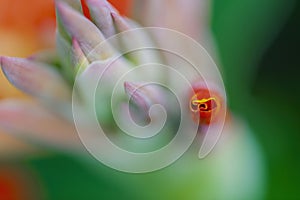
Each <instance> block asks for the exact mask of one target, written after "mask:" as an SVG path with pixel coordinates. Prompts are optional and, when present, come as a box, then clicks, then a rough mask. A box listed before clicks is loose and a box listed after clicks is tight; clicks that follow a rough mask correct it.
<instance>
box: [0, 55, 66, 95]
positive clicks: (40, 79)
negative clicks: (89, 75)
mask: <svg viewBox="0 0 300 200" xmlns="http://www.w3.org/2000/svg"><path fill="white" fill-rule="evenodd" d="M0 63H1V67H2V70H3V72H4V74H5V75H6V77H7V78H8V80H9V81H10V82H11V83H12V84H13V85H14V86H16V87H17V88H19V89H20V90H22V91H24V92H26V93H28V94H30V95H33V96H36V97H38V98H41V99H46V100H51V101H69V100H70V97H71V93H70V89H69V87H68V85H67V84H66V82H65V81H64V80H63V79H62V77H61V76H60V75H59V74H58V72H57V71H55V70H54V69H53V68H51V66H48V65H46V64H42V63H38V62H34V61H31V60H28V59H23V58H11V57H1V60H0Z"/></svg>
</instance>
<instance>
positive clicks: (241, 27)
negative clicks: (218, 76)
mask: <svg viewBox="0 0 300 200" xmlns="http://www.w3.org/2000/svg"><path fill="white" fill-rule="evenodd" d="M299 4H300V3H299V1H297V0H285V1H284V0H244V1H241V0H214V1H213V3H212V9H213V13H212V16H211V28H212V32H213V34H214V37H215V39H216V45H217V46H218V50H219V52H218V53H219V58H220V60H219V61H220V65H221V68H222V71H223V75H224V81H225V85H226V88H227V95H228V100H229V106H230V108H231V110H232V112H233V113H234V114H236V115H239V116H242V117H244V118H245V119H246V120H247V121H248V123H249V124H250V126H251V129H252V130H253V132H254V133H255V137H256V138H258V142H259V144H260V146H261V148H262V150H263V152H264V154H265V159H266V161H265V162H266V173H267V176H266V179H267V180H266V188H265V189H266V196H265V198H266V199H300V172H299V169H300V156H299V154H300V148H299V146H300V126H299V124H300V123H299V122H300V117H299V115H300V106H299V102H300V90H299V88H298V85H299V74H300V61H299V60H300V59H299V57H300V56H299V53H300V50H299V47H300V41H299V35H300V31H299V30H300V23H299V21H300V20H299V19H300V5H299ZM45 154H46V156H37V157H35V156H33V157H30V158H24V159H23V158H22V159H19V160H5V161H1V162H2V165H8V166H18V167H20V168H24V170H25V171H28V172H30V173H33V176H34V177H37V179H38V180H37V182H36V183H34V184H36V187H37V188H40V189H39V190H41V193H44V194H41V195H42V196H44V197H45V198H46V199H55V200H60V199H61V200H63V199H73V200H76V199H78V200H79V199H142V196H143V193H145V194H148V193H150V192H153V193H155V192H163V191H142V190H140V191H139V188H138V187H137V188H131V190H129V188H128V187H124V185H126V180H130V179H135V177H136V176H138V175H126V174H122V173H120V172H115V171H113V170H110V169H108V168H107V167H105V166H101V165H100V164H97V166H98V167H99V168H100V169H99V171H101V173H100V174H99V173H95V171H94V170H91V169H90V167H89V165H86V164H83V162H81V161H79V160H77V159H75V158H72V157H71V156H68V155H63V154H61V153H59V152H50V151H49V152H46V153H45ZM112 173H113V174H114V175H113V176H111V174H112ZM155 173H157V174H148V175H145V176H148V177H149V176H152V175H153V176H159V173H160V172H155ZM112 177H113V178H112ZM115 178H119V180H117V179H115ZM150 180H151V179H150ZM34 184H33V185H34ZM148 184H149V185H151V184H158V183H156V182H152V183H151V182H149V183H148ZM161 184H163V183H161ZM149 189H150V188H149ZM187 192H188V191H187Z"/></svg>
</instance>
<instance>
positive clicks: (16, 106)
mask: <svg viewBox="0 0 300 200" xmlns="http://www.w3.org/2000/svg"><path fill="white" fill-rule="evenodd" d="M0 127H1V129H3V130H5V131H7V132H10V133H13V134H15V136H17V137H20V138H23V139H27V140H29V141H32V142H36V143H42V144H46V145H48V146H53V147H57V148H62V149H69V148H71V149H76V148H78V147H80V141H79V139H78V138H77V136H76V130H75V127H74V125H73V124H72V123H70V122H68V121H66V120H64V119H63V118H61V117H59V116H56V115H54V114H53V113H51V112H50V111H48V110H46V109H45V108H43V107H41V106H39V105H38V104H34V103H29V102H25V101H17V100H6V101H1V102H0Z"/></svg>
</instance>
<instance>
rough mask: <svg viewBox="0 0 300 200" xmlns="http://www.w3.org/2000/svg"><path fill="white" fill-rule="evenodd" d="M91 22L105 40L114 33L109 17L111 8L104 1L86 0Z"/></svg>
mask: <svg viewBox="0 0 300 200" xmlns="http://www.w3.org/2000/svg"><path fill="white" fill-rule="evenodd" d="M86 3H87V5H88V7H89V10H90V13H91V17H92V20H93V21H94V23H95V24H96V26H97V27H98V28H99V29H100V30H101V32H102V33H103V35H104V36H105V37H106V38H109V37H110V36H112V35H114V34H115V33H116V31H115V28H114V24H113V19H112V16H111V13H112V12H115V11H114V10H113V9H111V7H112V6H110V5H109V3H108V2H107V1H106V0H86Z"/></svg>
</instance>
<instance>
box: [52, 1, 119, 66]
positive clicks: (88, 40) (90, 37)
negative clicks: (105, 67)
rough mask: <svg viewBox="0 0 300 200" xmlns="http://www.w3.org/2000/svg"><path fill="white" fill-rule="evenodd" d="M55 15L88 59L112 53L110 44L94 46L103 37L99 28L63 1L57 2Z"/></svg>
mask: <svg viewBox="0 0 300 200" xmlns="http://www.w3.org/2000/svg"><path fill="white" fill-rule="evenodd" d="M56 7H57V13H58V14H57V15H58V18H59V19H61V22H62V25H63V27H64V28H65V29H66V31H67V33H68V34H69V36H70V37H71V38H75V39H76V40H77V41H78V43H79V46H80V47H81V49H82V51H83V52H84V54H85V55H86V56H87V57H88V59H89V60H90V61H94V60H104V59H107V58H109V57H110V56H112V55H113V50H112V48H111V46H110V45H108V44H107V43H105V45H103V46H101V48H96V47H97V45H99V44H100V43H101V42H103V41H104V40H105V37H104V36H103V34H102V33H101V32H100V30H99V29H98V28H97V27H96V26H95V25H94V24H93V23H92V22H91V21H89V20H88V19H87V18H85V17H84V16H83V15H81V14H80V13H79V12H77V11H75V10H73V9H72V8H70V7H69V6H68V5H66V4H64V3H57V4H56Z"/></svg>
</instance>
